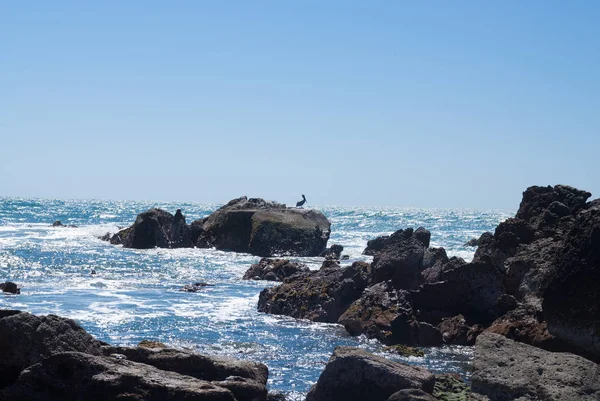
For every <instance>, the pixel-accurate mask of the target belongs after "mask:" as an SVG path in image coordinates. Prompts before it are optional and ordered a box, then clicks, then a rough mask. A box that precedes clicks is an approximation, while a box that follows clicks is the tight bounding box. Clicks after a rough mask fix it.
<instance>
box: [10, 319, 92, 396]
mask: <svg viewBox="0 0 600 401" xmlns="http://www.w3.org/2000/svg"><path fill="white" fill-rule="evenodd" d="M0 312H2V313H0V355H2V358H0V388H1V387H4V386H6V385H8V384H10V383H12V382H14V381H15V380H16V379H17V377H18V376H19V374H20V373H21V371H22V370H23V369H25V368H26V367H28V366H31V365H34V364H36V363H39V362H41V361H42V359H43V358H45V357H48V356H50V355H52V354H55V353H59V352H66V351H80V352H85V353H88V354H92V355H99V354H100V353H101V346H102V345H103V343H102V342H100V341H98V340H96V339H95V338H94V337H92V336H91V335H89V334H88V333H87V332H86V331H85V330H84V329H82V328H81V327H80V326H79V325H78V324H77V323H75V321H73V320H71V319H65V318H62V317H59V316H55V315H48V316H35V315H32V314H29V313H26V312H19V311H0Z"/></svg>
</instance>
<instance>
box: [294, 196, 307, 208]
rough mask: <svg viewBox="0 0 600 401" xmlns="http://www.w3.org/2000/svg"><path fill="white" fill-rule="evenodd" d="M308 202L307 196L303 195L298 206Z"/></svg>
mask: <svg viewBox="0 0 600 401" xmlns="http://www.w3.org/2000/svg"><path fill="white" fill-rule="evenodd" d="M305 203H306V197H305V196H304V195H302V200H301V201H300V202H297V203H296V207H302V206H304V204H305Z"/></svg>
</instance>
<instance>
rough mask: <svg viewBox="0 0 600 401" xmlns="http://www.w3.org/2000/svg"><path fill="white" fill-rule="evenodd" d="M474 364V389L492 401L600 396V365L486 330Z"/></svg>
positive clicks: (572, 400) (585, 400)
mask: <svg viewBox="0 0 600 401" xmlns="http://www.w3.org/2000/svg"><path fill="white" fill-rule="evenodd" d="M473 364H474V366H473V375H472V376H471V380H472V386H471V387H472V391H473V392H474V393H477V394H480V395H484V396H487V397H488V399H489V400H490V401H501V400H502V401H503V400H516V399H520V400H526V399H527V400H561V401H592V400H598V399H600V380H599V378H600V377H599V374H600V367H599V366H598V365H597V364H595V363H593V362H591V361H589V360H586V359H584V358H582V357H580V356H577V355H573V354H566V353H555V352H548V351H544V350H541V349H539V348H536V347H532V346H530V345H526V344H521V343H518V342H515V341H513V340H509V339H507V338H506V337H503V336H500V335H498V334H491V333H484V334H482V335H480V336H479V338H478V339H477V343H476V346H475V360H474V362H473Z"/></svg>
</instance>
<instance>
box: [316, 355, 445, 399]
mask: <svg viewBox="0 0 600 401" xmlns="http://www.w3.org/2000/svg"><path fill="white" fill-rule="evenodd" d="M434 383H435V377H434V376H433V374H431V372H429V371H428V370H427V369H425V368H421V367H417V366H411V365H406V364H404V363H399V362H393V361H390V360H388V359H385V358H381V357H378V356H376V355H372V354H369V353H367V352H365V351H363V350H361V349H358V348H353V347H337V348H336V349H335V351H334V352H333V355H332V356H331V358H329V362H327V365H326V366H325V370H324V371H323V373H321V376H320V377H319V380H318V381H317V384H315V385H314V386H313V387H312V388H311V390H310V391H309V393H308V395H307V396H306V401H355V400H356V401H364V400H369V401H386V400H387V399H388V397H390V396H391V395H392V394H394V393H396V392H398V391H400V390H403V389H419V390H423V391H424V392H425V393H428V394H430V393H431V392H432V391H433V387H434Z"/></svg>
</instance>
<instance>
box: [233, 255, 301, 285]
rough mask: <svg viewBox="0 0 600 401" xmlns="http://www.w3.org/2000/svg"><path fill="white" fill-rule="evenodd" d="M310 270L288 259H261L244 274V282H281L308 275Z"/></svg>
mask: <svg viewBox="0 0 600 401" xmlns="http://www.w3.org/2000/svg"><path fill="white" fill-rule="evenodd" d="M309 271H310V269H309V268H308V266H306V265H305V264H303V263H297V262H291V261H290V260H289V259H270V258H262V259H261V260H260V261H259V262H258V263H255V264H253V265H252V266H250V268H249V269H248V270H247V271H246V273H244V277H243V278H244V280H270V281H283V280H284V279H286V278H288V277H291V276H293V275H294V274H298V273H308V272H309Z"/></svg>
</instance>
